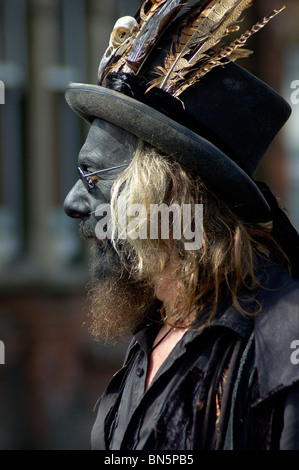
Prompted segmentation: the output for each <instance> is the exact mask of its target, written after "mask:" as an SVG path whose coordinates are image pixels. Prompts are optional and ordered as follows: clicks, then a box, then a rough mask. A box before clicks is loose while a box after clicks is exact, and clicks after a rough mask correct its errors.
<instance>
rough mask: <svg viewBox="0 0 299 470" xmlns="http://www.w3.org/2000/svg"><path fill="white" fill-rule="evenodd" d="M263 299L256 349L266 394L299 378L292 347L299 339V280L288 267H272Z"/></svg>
mask: <svg viewBox="0 0 299 470" xmlns="http://www.w3.org/2000/svg"><path fill="white" fill-rule="evenodd" d="M260 301H261V303H262V312H261V314H260V315H259V316H258V317H257V318H256V319H255V349H256V365H257V370H258V374H259V385H260V393H261V395H262V396H264V397H265V396H267V395H269V394H271V393H273V392H274V391H278V390H280V389H282V388H285V387H289V386H291V385H292V384H293V383H295V382H297V381H299V364H294V363H293V362H292V353H293V349H292V348H293V345H294V344H296V343H295V342H296V341H299V281H298V280H296V279H293V278H292V277H291V276H290V275H289V273H288V272H287V271H286V270H285V269H283V268H281V267H279V266H270V267H269V268H268V269H267V284H266V286H265V287H264V288H262V289H261V295H260Z"/></svg>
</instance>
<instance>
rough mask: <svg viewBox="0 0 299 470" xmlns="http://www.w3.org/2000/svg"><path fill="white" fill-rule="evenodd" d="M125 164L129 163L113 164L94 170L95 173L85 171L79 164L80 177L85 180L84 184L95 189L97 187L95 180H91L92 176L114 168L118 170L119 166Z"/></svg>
mask: <svg viewBox="0 0 299 470" xmlns="http://www.w3.org/2000/svg"><path fill="white" fill-rule="evenodd" d="M125 166H128V164H127V163H124V164H123V165H118V166H113V167H111V168H104V169H103V170H98V171H94V172H93V173H86V174H85V173H84V171H83V170H82V168H81V167H80V166H78V172H79V178H80V179H81V181H82V182H83V184H84V185H85V186H86V188H87V189H93V188H94V187H95V182H94V181H92V180H91V177H92V176H94V175H99V174H100V173H106V172H107V171H112V170H117V169H118V168H123V167H125Z"/></svg>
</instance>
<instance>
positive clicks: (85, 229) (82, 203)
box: [64, 119, 137, 278]
mask: <svg viewBox="0 0 299 470" xmlns="http://www.w3.org/2000/svg"><path fill="white" fill-rule="evenodd" d="M136 144H137V138H135V137H134V136H133V135H131V134H128V133H127V132H125V131H123V130H122V129H120V128H119V127H117V126H114V125H113V124H110V123H107V122H105V121H102V120H101V119H95V120H94V122H93V124H92V125H91V127H90V130H89V133H88V136H87V139H86V142H85V144H84V145H83V147H82V149H81V151H80V153H79V161H78V164H79V167H80V168H81V170H82V171H83V172H84V174H90V173H94V172H96V171H98V170H104V169H107V168H114V167H117V166H119V165H123V164H127V165H129V164H130V161H131V160H132V158H133V155H134V151H135V147H136ZM123 170H124V168H118V169H115V170H110V171H107V172H104V173H100V174H96V175H94V176H91V177H90V178H88V179H87V180H86V179H84V180H85V181H84V182H83V181H82V180H80V179H79V180H78V181H77V183H76V184H75V185H74V187H73V188H72V189H71V191H70V192H69V194H68V195H67V197H66V199H65V202H64V210H65V212H66V214H67V215H68V216H70V217H74V218H78V219H80V220H81V223H80V232H81V236H82V237H83V238H84V239H92V240H94V241H95V243H96V245H97V250H98V253H99V254H102V255H105V256H100V259H94V258H93V261H94V264H96V266H97V268H96V271H97V276H99V277H104V278H106V277H107V276H108V275H109V270H110V269H113V268H114V266H113V263H116V262H117V257H116V253H115V252H114V250H113V249H112V245H111V243H110V242H109V240H101V241H99V240H97V239H96V235H95V227H96V224H97V222H98V218H97V217H96V216H95V212H96V209H97V207H98V206H99V205H100V204H106V203H109V202H110V199H111V188H112V185H113V183H114V181H115V179H116V178H117V176H118V175H119V174H120V173H121V171H123ZM88 181H89V182H91V183H92V184H91V186H92V187H89V186H88Z"/></svg>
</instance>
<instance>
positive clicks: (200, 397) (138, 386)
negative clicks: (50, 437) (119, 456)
mask: <svg viewBox="0 0 299 470" xmlns="http://www.w3.org/2000/svg"><path fill="white" fill-rule="evenodd" d="M250 3H251V2H250V1H244V0H243V1H242V0H235V1H234V0H232V1H222V0H214V1H206V0H200V1H194V0H193V1H180V0H170V1H169V0H168V1H165V0H160V1H154V0H150V1H149V0H148V1H146V2H145V3H144V4H143V5H142V7H141V9H140V11H139V13H138V14H137V15H136V19H135V18H128V17H125V18H124V19H121V20H120V21H119V22H117V24H116V26H115V28H114V30H113V32H112V34H111V39H110V46H109V49H108V50H107V52H106V54H105V55H104V58H103V59H102V61H101V64H100V67H99V78H98V85H96V86H94V85H85V84H71V85H70V86H69V88H68V90H67V92H66V99H67V101H68V103H69V105H70V106H71V108H72V109H73V110H74V111H75V112H77V113H78V114H79V115H80V116H81V117H83V118H84V119H85V120H87V121H88V122H89V123H90V124H91V127H90V131H89V134H88V137H87V140H86V143H85V144H84V146H83V148H82V150H81V152H80V155H79V175H80V179H79V181H78V182H77V183H76V185H75V186H74V187H73V189H72V190H71V191H70V193H69V194H68V196H67V198H66V200H65V211H66V213H67V214H68V215H69V216H71V217H77V218H79V219H81V234H82V236H83V237H84V238H86V239H92V240H94V246H93V252H92V268H91V274H92V280H93V282H92V289H91V294H90V295H91V300H92V313H91V331H92V332H93V333H94V334H95V336H96V337H98V338H105V339H109V340H111V339H114V340H115V339H117V338H119V337H121V336H122V335H125V334H127V333H129V332H133V334H134V335H133V339H132V342H131V344H130V346H129V349H128V353H127V357H126V359H125V361H124V366H123V368H122V369H121V370H120V371H119V372H118V373H117V374H116V375H115V376H114V377H113V378H112V380H111V382H110V384H109V386H108V388H107V390H106V392H105V393H104V395H103V397H102V398H101V400H100V402H99V406H98V415H97V419H96V422H95V425H94V428H93V432H92V446H93V448H94V449H110V450H117V449H122V450H128V449H129V450H132V449H138V450H139V449H145V450H163V449H164V450H197V449H299V366H298V361H297V348H298V346H297V343H298V340H299V338H298V335H299V308H298V304H299V285H298V281H297V280H296V279H295V278H296V277H297V276H298V273H299V270H298V235H297V232H296V231H295V230H294V228H293V227H292V226H291V224H290V222H289V220H288V218H287V217H286V215H285V214H284V212H283V211H282V210H281V209H280V208H279V206H278V204H277V202H276V199H275V197H274V196H273V195H272V193H271V192H270V190H269V189H268V188H267V187H266V185H264V184H262V183H257V182H256V181H254V179H253V174H254V173H255V170H256V168H257V166H258V164H259V162H260V160H261V158H262V156H263V155H264V153H265V151H266V149H267V148H268V146H269V145H270V143H271V142H272V140H273V138H274V137H275V135H276V134H277V133H278V132H279V130H280V129H281V127H282V126H283V125H284V123H285V122H286V121H287V119H288V117H289V115H290V108H289V106H288V104H287V103H286V102H285V101H284V100H283V99H282V98H281V97H280V96H279V95H278V94H277V93H276V92H274V91H273V90H272V89H270V88H269V87H268V86H267V85H265V84H264V83H263V82H261V81H260V80H258V79H257V78H256V77H253V76H252V75H251V74H249V73H248V72H247V71H245V70H243V69H242V68H241V67H239V66H237V65H235V64H234V63H233V61H234V60H235V59H237V58H239V57H242V56H244V55H247V54H248V51H245V50H244V49H243V46H244V44H245V39H247V38H248V37H249V36H250V35H251V34H252V33H253V32H257V31H258V30H259V29H260V28H261V27H262V26H264V25H265V24H266V23H267V22H268V21H269V20H270V19H272V18H273V17H274V16H276V14H277V13H278V12H277V11H275V12H274V13H273V14H272V15H270V17H269V18H266V19H264V20H263V21H262V22H261V23H259V24H258V25H256V26H255V27H254V28H253V29H252V30H251V31H250V32H249V33H246V34H244V35H241V36H240V37H239V38H238V39H237V40H236V39H235V40H234V41H233V42H231V43H230V45H229V46H223V45H219V41H220V39H221V40H222V38H223V37H224V36H227V35H228V36H229V35H230V33H232V32H235V31H236V30H237V29H238V25H237V22H238V20H239V18H240V15H241V14H242V12H243V10H244V9H245V8H247V7H248V6H249V4H250ZM240 51H242V52H240ZM136 207H137V208H138V211H137V212H136ZM153 208H154V209H156V208H159V210H160V209H163V210H162V211H161V212H160V218H159V217H158V218H157V217H156V218H155V217H153V215H152V213H151V210H152V209H153ZM166 209H169V211H167V210H166ZM170 209H172V210H171V211H170ZM201 209H203V212H201ZM108 215H109V217H108ZM155 215H156V214H155ZM201 216H202V217H201ZM201 222H202V225H201ZM165 225H166V226H167V227H165ZM166 228H168V229H169V230H168V232H167V230H166V232H165V229H166ZM199 228H202V231H201V232H200V230H199ZM165 233H166V235H165ZM199 241H200V243H199V244H198V242H199Z"/></svg>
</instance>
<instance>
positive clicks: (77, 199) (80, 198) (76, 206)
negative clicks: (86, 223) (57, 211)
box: [63, 180, 91, 219]
mask: <svg viewBox="0 0 299 470" xmlns="http://www.w3.org/2000/svg"><path fill="white" fill-rule="evenodd" d="M63 208H64V211H65V213H66V214H67V215H68V216H69V217H73V218H80V219H82V218H84V217H87V216H88V215H89V214H90V212H91V208H90V204H89V200H88V196H87V193H86V190H85V188H84V186H83V184H82V181H80V180H78V181H77V183H76V184H75V186H73V188H72V189H71V190H70V192H69V193H68V195H67V196H66V198H65V200H64V204H63Z"/></svg>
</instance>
